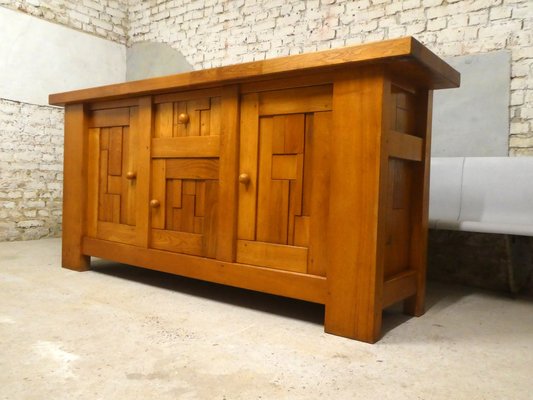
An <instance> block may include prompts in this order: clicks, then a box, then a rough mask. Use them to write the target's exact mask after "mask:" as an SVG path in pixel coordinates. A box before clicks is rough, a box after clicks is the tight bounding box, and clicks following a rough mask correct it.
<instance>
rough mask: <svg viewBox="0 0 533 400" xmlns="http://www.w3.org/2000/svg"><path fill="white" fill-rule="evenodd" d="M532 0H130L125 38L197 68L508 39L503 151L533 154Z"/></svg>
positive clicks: (452, 51) (458, 51) (462, 48)
mask: <svg viewBox="0 0 533 400" xmlns="http://www.w3.org/2000/svg"><path fill="white" fill-rule="evenodd" d="M532 15H533V1H531V0H403V1H400V0H270V1H266V0H263V1H262V0H182V1H179V0H171V1H165V0H158V1H143V0H130V1H129V34H128V36H129V43H130V44H131V43H133V42H138V41H145V40H149V41H156V42H165V43H169V44H171V45H172V46H173V47H175V48H176V49H178V50H179V51H181V52H182V53H183V55H184V56H185V57H186V58H187V60H188V61H189V63H191V64H192V65H193V66H194V67H195V68H196V69H201V68H209V67H214V66H220V65H228V64H234V63H239V62H244V61H252V60H262V59H265V58H272V57H278V56H284V55H289V54H298V53H302V52H308V51H315V50H322V49H329V48H335V47H341V46H345V45H350V44H357V43H364V42H371V41H376V40H383V39H390V38H396V37H401V36H406V35H412V36H415V37H416V38H417V39H418V40H420V41H421V42H422V43H424V44H425V45H427V46H428V47H429V48H430V49H432V50H433V51H434V52H436V53H437V54H438V55H440V56H444V57H446V56H458V55H465V54H475V53H480V52H490V51H494V50H501V49H509V50H510V51H511V54H512V81H511V107H510V110H509V112H510V119H511V126H510V141H509V145H510V150H509V153H510V155H513V156H515V155H533V132H532V129H533V126H532V124H533V62H532V60H533V40H532V37H533V26H532V19H533V18H532Z"/></svg>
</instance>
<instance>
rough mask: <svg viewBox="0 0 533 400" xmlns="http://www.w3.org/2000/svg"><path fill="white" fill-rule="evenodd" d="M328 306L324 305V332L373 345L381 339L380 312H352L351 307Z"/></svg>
mask: <svg viewBox="0 0 533 400" xmlns="http://www.w3.org/2000/svg"><path fill="white" fill-rule="evenodd" d="M350 308H351V309H347V307H346V306H340V307H339V306H328V305H327V304H326V318H325V322H324V330H325V331H326V333H331V334H333V335H337V336H343V337H347V338H350V339H355V340H359V341H361V342H366V343H375V342H377V341H378V340H379V339H380V338H381V320H382V311H381V309H380V310H377V311H376V312H374V311H373V310H371V309H369V310H366V312H365V310H361V309H359V310H354V308H353V307H350ZM354 311H355V312H354Z"/></svg>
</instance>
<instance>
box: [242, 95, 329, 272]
mask: <svg viewBox="0 0 533 400" xmlns="http://www.w3.org/2000/svg"><path fill="white" fill-rule="evenodd" d="M241 121H242V123H241V139H240V173H241V175H240V181H241V185H240V186H239V214H238V241H237V261H238V262H241V263H246V264H254V265H260V266H265V267H271V268H279V269H285V270H291V271H296V272H303V273H311V274H316V275H325V261H326V248H325V243H326V237H325V234H326V221H327V212H328V188H329V136H330V126H331V86H330V85H324V86H313V87H308V88H300V89H286V90H278V91H270V92H262V93H258V94H257V93H256V94H248V95H245V96H243V98H242V107H241Z"/></svg>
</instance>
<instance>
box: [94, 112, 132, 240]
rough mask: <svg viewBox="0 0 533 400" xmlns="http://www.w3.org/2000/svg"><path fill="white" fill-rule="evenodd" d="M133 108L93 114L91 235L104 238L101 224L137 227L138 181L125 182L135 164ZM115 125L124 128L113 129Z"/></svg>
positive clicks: (115, 127) (116, 127)
mask: <svg viewBox="0 0 533 400" xmlns="http://www.w3.org/2000/svg"><path fill="white" fill-rule="evenodd" d="M130 113H131V109H130V108H122V109H110V110H101V111H94V112H93V113H92V116H91V123H92V125H93V126H95V127H94V128H91V129H90V137H91V138H92V139H91V146H90V154H89V163H90V165H89V186H91V189H90V190H89V199H88V208H89V214H88V220H89V222H88V226H89V227H90V229H89V230H88V234H90V235H98V234H99V233H98V232H102V234H104V233H105V232H106V230H103V229H98V224H99V223H103V222H107V223H114V224H123V225H129V226H135V181H134V180H129V179H127V178H126V174H127V172H128V171H133V170H134V169H133V167H134V164H135V152H136V149H135V146H136V138H135V137H134V135H132V134H131V132H130V128H129V122H130V119H129V116H130ZM114 124H121V125H120V126H114Z"/></svg>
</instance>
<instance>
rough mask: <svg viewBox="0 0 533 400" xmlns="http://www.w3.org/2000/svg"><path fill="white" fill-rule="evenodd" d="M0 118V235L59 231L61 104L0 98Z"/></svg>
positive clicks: (24, 235)
mask: <svg viewBox="0 0 533 400" xmlns="http://www.w3.org/2000/svg"><path fill="white" fill-rule="evenodd" d="M0 121H4V125H2V124H1V123H0V143H2V146H0V215H1V218H0V219H1V221H2V224H0V241H6V240H26V239H39V238H41V237H47V236H57V235H59V233H60V227H61V218H60V216H58V215H57V214H54V212H57V211H59V212H60V211H61V203H60V202H57V203H55V204H51V203H50V204H47V202H46V201H45V199H47V198H56V199H60V198H61V192H62V190H61V185H62V180H63V178H62V177H63V174H62V173H60V172H61V171H62V162H63V161H62V153H63V128H62V126H63V110H62V109H60V108H56V107H46V106H37V105H33V104H24V103H18V102H14V101H9V100H3V99H0ZM8 126H9V127H11V128H12V129H5V128H6V127H8ZM52 139H53V140H52ZM6 155H9V157H5V156H6ZM42 162H44V163H45V165H46V166H45V167H43V164H41V163H42ZM58 172H59V173H58Z"/></svg>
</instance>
